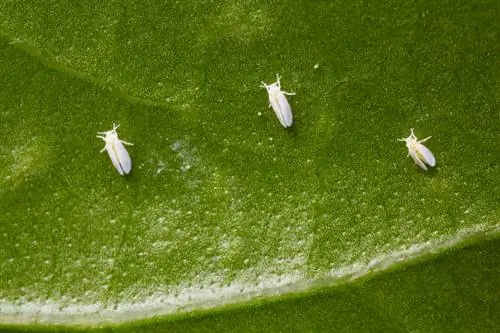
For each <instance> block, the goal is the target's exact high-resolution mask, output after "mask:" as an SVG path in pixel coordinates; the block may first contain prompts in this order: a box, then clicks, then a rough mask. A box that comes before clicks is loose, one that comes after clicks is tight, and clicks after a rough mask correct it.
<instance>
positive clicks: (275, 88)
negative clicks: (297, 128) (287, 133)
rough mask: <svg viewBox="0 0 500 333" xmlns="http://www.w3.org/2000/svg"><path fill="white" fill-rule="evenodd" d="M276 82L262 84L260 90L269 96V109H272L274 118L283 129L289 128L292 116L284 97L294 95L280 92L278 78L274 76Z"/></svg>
mask: <svg viewBox="0 0 500 333" xmlns="http://www.w3.org/2000/svg"><path fill="white" fill-rule="evenodd" d="M276 78H277V81H276V82H274V83H272V84H270V85H267V84H265V83H264V82H262V84H261V88H266V89H267V93H268V94H269V107H272V108H273V110H274V113H275V114H276V117H278V120H279V121H280V123H281V125H283V127H290V126H292V123H293V114H292V108H291V107H290V104H289V103H288V101H287V100H286V97H285V95H295V93H289V92H286V91H282V90H281V85H280V76H279V75H278V74H276Z"/></svg>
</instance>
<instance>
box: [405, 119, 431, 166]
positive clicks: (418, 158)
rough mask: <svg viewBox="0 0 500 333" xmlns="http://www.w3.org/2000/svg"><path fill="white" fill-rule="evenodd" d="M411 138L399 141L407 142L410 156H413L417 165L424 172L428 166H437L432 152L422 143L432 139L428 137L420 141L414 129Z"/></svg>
mask: <svg viewBox="0 0 500 333" xmlns="http://www.w3.org/2000/svg"><path fill="white" fill-rule="evenodd" d="M410 131H411V133H410V136H408V137H407V138H403V139H398V141H404V142H406V147H407V148H408V156H411V158H413V160H414V161H415V163H416V164H417V165H418V166H419V167H421V168H422V169H424V170H427V165H428V166H431V167H433V166H435V165H436V159H435V158H434V155H432V153H431V151H430V150H429V149H428V148H427V147H426V146H424V145H423V144H422V142H424V141H427V140H429V139H430V138H431V137H430V136H429V137H427V138H425V139H423V140H420V141H418V139H417V137H416V136H415V134H414V133H413V128H412V129H410Z"/></svg>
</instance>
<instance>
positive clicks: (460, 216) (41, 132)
mask: <svg viewBox="0 0 500 333" xmlns="http://www.w3.org/2000/svg"><path fill="white" fill-rule="evenodd" d="M498 22H500V19H499V14H498V5H497V4H496V3H495V2H485V1H460V2H456V3H453V4H445V3H440V2H438V1H436V2H433V1H419V2H416V3H412V4H403V3H401V4H394V3H392V2H377V3H376V4H375V3H374V4H366V3H363V2H359V1H346V2H336V3H332V2H330V1H327V2H314V3H312V2H305V3H302V4H301V3H297V2H293V1H288V2H279V3H274V4H273V3H266V4H263V3H261V2H256V1H238V2H231V3H229V2H227V3H226V2H222V1H204V2H202V1H182V2H178V3H174V2H158V3H153V2H147V3H141V2H133V1H120V2H102V3H101V2H97V1H96V2H84V3H81V4H75V3H74V2H70V1H54V2H49V1H46V2H38V3H34V4H29V5H27V4H24V3H21V2H11V1H0V32H1V36H2V40H1V42H0V59H2V64H1V65H0V77H2V87H1V91H0V117H1V121H0V128H1V129H0V139H1V142H2V144H1V146H0V208H1V209H0V221H1V223H0V237H1V241H0V269H1V274H0V282H1V283H0V311H1V313H2V317H1V319H2V321H4V322H18V321H21V322H32V321H42V322H49V323H53V322H71V323H74V322H78V323H87V324H89V323H96V322H101V321H107V320H111V321H114V322H118V321H122V320H131V319H134V318H142V317H146V316H151V315H154V314H165V313H174V312H178V311H188V310H192V309H199V308H203V307H213V306H219V305H221V304H226V303H230V302H238V301H240V300H247V299H250V298H252V297H255V296H260V295H264V296H266V295H275V294H281V293H284V292H287V291H304V290H308V289H309V288H311V287H313V286H318V285H323V284H331V283H334V282H335V281H337V280H338V279H342V278H344V277H347V276H351V275H359V274H363V273H365V272H367V271H368V270H370V269H377V268H385V267H387V266H390V265H392V264H393V263H394V262H395V261H398V260H404V259H405V258H408V257H412V256H416V255H419V254H421V253H424V252H427V251H439V250H440V249H442V248H444V247H447V246H449V245H450V244H452V243H455V242H460V241H461V240H463V239H465V238H468V237H470V236H471V235H474V234H476V233H478V232H479V233H483V232H486V233H489V232H494V231H495V230H498V228H499V224H500V222H499V216H500V206H499V205H498V203H499V202H500V180H499V179H500V177H499V176H500V166H499V163H498V161H499V160H498V156H500V145H498V144H495V143H496V142H497V141H498V133H500V122H499V120H500V114H499V109H498V102H499V85H498V77H499V76H500V73H499V68H500V67H499V66H498V54H500V43H499V38H498V31H499V30H498V25H499V23H498ZM315 65H319V66H315ZM315 67H317V68H315ZM277 72H278V73H280V75H281V76H282V85H283V88H284V89H285V90H287V91H294V92H296V93H297V95H296V96H291V97H290V98H289V101H290V102H291V105H292V108H293V110H294V119H295V125H294V127H293V128H292V129H290V130H284V129H283V128H282V127H281V126H280V124H279V123H278V121H277V119H275V117H274V114H273V113H272V111H271V110H269V109H268V108H267V95H266V92H265V91H264V90H263V89H261V88H259V84H260V82H261V81H265V82H271V81H272V80H273V79H274V77H275V73H277ZM113 122H115V123H120V124H121V127H120V129H119V134H120V138H122V139H123V140H126V141H130V142H133V143H134V146H132V147H129V152H130V154H131V156H132V161H133V170H132V173H131V175H130V176H129V177H126V178H124V177H120V176H119V175H118V174H117V172H116V171H115V170H114V169H113V167H112V165H111V162H110V161H109V159H108V157H107V156H106V155H105V154H99V150H100V149H101V148H102V145H103V142H101V141H100V140H99V139H97V138H95V134H96V132H97V131H105V130H109V129H110V128H111V126H112V124H113ZM410 127H414V128H415V133H416V135H417V136H418V137H422V138H423V137H426V136H429V135H432V139H430V140H429V141H427V142H426V146H427V147H428V148H429V149H431V151H432V152H433V153H434V155H435V156H436V159H437V168H435V169H433V170H432V171H430V172H427V173H424V172H422V171H421V170H419V169H418V167H417V166H415V165H414V163H413V161H411V159H409V158H407V157H406V154H407V152H406V150H405V149H406V148H405V146H404V144H402V143H401V142H397V141H396V139H397V138H401V137H405V136H407V135H408V132H409V128H410Z"/></svg>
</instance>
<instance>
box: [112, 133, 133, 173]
mask: <svg viewBox="0 0 500 333" xmlns="http://www.w3.org/2000/svg"><path fill="white" fill-rule="evenodd" d="M114 148H115V151H116V156H117V157H118V163H119V164H120V168H121V169H122V170H123V172H124V173H126V174H128V173H130V170H131V169H132V160H131V159H130V155H129V154H128V151H127V149H126V148H125V146H124V145H123V143H121V141H120V140H116V142H115V144H114ZM113 164H115V163H114V162H113ZM115 167H116V165H115ZM118 172H119V171H118ZM120 174H123V173H120Z"/></svg>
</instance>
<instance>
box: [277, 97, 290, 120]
mask: <svg viewBox="0 0 500 333" xmlns="http://www.w3.org/2000/svg"><path fill="white" fill-rule="evenodd" d="M276 99H277V101H278V105H279V107H280V114H281V118H282V119H283V121H282V120H281V119H280V122H281V124H282V125H283V126H284V127H290V126H292V123H293V114H292V108H291V107H290V104H289V103H288V100H287V99H286V97H285V94H283V93H282V92H280V93H279V94H278V95H277V96H276ZM278 118H279V117H278Z"/></svg>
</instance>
